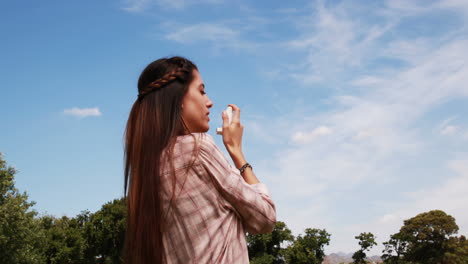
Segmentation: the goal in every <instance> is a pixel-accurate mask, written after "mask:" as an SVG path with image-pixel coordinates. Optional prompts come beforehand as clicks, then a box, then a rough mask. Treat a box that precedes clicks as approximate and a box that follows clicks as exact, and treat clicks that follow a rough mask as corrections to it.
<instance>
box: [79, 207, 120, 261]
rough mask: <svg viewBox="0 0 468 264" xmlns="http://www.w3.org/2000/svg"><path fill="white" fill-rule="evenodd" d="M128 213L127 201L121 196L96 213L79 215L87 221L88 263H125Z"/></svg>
mask: <svg viewBox="0 0 468 264" xmlns="http://www.w3.org/2000/svg"><path fill="white" fill-rule="evenodd" d="M126 214H127V208H126V203H125V200H124V198H121V199H114V200H113V201H111V202H108V203H106V204H104V205H103V206H102V208H101V209H100V210H99V211H97V212H95V213H94V214H91V215H90V214H89V212H86V211H85V212H83V213H82V214H81V215H79V216H78V217H79V218H80V219H81V221H82V222H83V223H85V230H84V238H85V241H86V244H87V245H86V248H85V253H84V254H85V259H86V263H113V264H117V263H123V258H122V249H123V246H124V239H125V230H126V227H127V225H126Z"/></svg>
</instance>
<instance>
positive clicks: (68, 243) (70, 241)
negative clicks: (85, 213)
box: [40, 216, 85, 264]
mask: <svg viewBox="0 0 468 264" xmlns="http://www.w3.org/2000/svg"><path fill="white" fill-rule="evenodd" d="M40 221H41V226H42V228H43V232H44V233H45V235H46V242H45V245H44V247H45V250H44V256H45V258H46V263H50V264H55V263H57V264H59V263H70V264H72V263H83V260H84V256H83V252H84V247H85V240H84V238H83V227H82V225H81V224H80V223H79V221H78V220H77V219H76V218H71V219H70V218H68V217H66V216H63V217H62V218H58V219H57V218H55V217H53V216H43V217H41V219H40Z"/></svg>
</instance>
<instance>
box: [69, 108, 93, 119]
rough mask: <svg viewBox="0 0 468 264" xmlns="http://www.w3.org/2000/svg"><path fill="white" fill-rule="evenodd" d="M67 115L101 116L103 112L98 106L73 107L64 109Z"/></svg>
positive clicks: (82, 116)
mask: <svg viewBox="0 0 468 264" xmlns="http://www.w3.org/2000/svg"><path fill="white" fill-rule="evenodd" d="M63 113H64V114H65V115H72V116H76V117H80V118H84V117H88V116H101V115H102V113H101V111H100V110H99V108H98V107H94V108H78V107H73V108H69V109H65V110H63Z"/></svg>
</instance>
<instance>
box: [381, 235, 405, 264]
mask: <svg viewBox="0 0 468 264" xmlns="http://www.w3.org/2000/svg"><path fill="white" fill-rule="evenodd" d="M383 245H384V247H385V249H384V250H383V253H384V254H383V255H382V260H383V261H384V263H389V264H399V263H401V264H403V263H406V262H405V261H403V256H404V254H405V253H406V251H407V248H408V241H407V239H405V238H404V237H403V235H401V234H400V233H396V234H393V235H391V236H390V240H389V241H387V242H384V243H383Z"/></svg>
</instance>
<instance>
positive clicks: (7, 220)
mask: <svg viewBox="0 0 468 264" xmlns="http://www.w3.org/2000/svg"><path fill="white" fill-rule="evenodd" d="M15 174H16V170H15V169H14V168H13V167H10V166H7V164H6V162H5V161H4V160H3V155H2V154H1V153H0V260H1V262H2V263H9V264H16V263H32V264H34V263H42V262H43V261H44V259H43V257H42V250H43V249H42V247H41V245H42V243H41V242H42V241H43V234H42V232H41V230H40V227H39V224H38V222H37V221H36V220H35V219H34V217H35V216H36V214H37V213H36V211H34V210H33V209H32V206H33V205H34V202H29V201H28V195H27V194H26V193H20V192H19V191H18V189H16V187H15V181H14V176H15Z"/></svg>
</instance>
